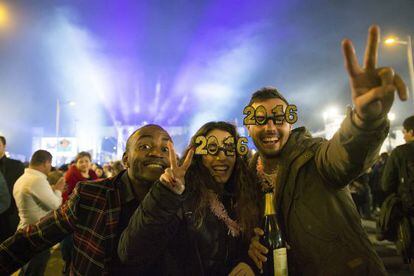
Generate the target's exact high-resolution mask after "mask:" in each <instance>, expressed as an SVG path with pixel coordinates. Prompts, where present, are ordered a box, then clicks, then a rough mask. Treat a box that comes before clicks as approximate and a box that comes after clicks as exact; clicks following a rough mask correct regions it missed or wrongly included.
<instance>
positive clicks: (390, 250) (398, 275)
mask: <svg viewBox="0 0 414 276" xmlns="http://www.w3.org/2000/svg"><path fill="white" fill-rule="evenodd" d="M362 225H363V226H364V228H365V230H366V231H367V233H368V236H369V238H370V240H371V242H372V243H373V244H374V247H375V250H376V251H377V252H378V254H379V255H380V257H381V259H382V260H383V261H384V264H385V267H386V268H387V271H388V272H389V274H390V275H392V276H394V275H395V276H408V275H414V273H410V270H409V267H408V265H405V264H404V263H403V261H402V258H401V257H400V256H398V254H397V250H396V248H395V246H394V244H392V243H391V242H388V241H377V239H376V238H375V221H373V220H363V221H362ZM62 268H63V261H62V257H61V254H60V249H59V248H58V247H57V246H56V247H55V248H53V249H52V256H51V258H50V260H49V263H48V266H47V270H46V273H45V276H58V275H62ZM17 275H18V274H17V273H15V274H13V276H17ZM361 276H363V275H361Z"/></svg>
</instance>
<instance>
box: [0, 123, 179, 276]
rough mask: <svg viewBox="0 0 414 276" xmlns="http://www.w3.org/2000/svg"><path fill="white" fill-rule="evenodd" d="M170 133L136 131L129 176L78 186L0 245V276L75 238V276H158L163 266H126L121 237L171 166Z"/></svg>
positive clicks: (126, 156) (130, 142) (127, 156)
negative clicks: (119, 252)
mask: <svg viewBox="0 0 414 276" xmlns="http://www.w3.org/2000/svg"><path fill="white" fill-rule="evenodd" d="M168 141H171V138H170V136H169V135H168V133H167V132H166V131H165V130H164V129H162V128H161V127H160V126H157V125H147V126H144V127H142V128H140V129H138V130H137V131H135V132H134V133H133V134H132V135H131V136H130V137H129V138H128V141H127V146H126V151H125V153H124V156H123V161H124V163H125V164H126V167H127V170H126V171H123V172H121V173H120V174H118V175H117V176H114V177H112V178H109V179H105V180H101V181H95V182H80V183H78V184H77V186H76V188H75V190H74V192H73V195H72V196H71V198H70V199H69V200H68V201H67V202H66V203H65V204H64V205H63V206H62V207H60V208H59V209H58V210H56V211H53V212H51V213H49V214H48V215H46V216H45V217H43V218H42V219H41V220H40V221H38V222H37V223H36V224H34V225H29V226H27V227H25V228H23V229H20V230H19V231H17V232H16V233H15V234H14V236H12V237H10V238H9V239H7V240H6V241H4V242H3V243H2V244H0V275H4V274H11V273H13V272H14V271H16V270H17V269H18V268H19V267H21V266H23V265H24V264H25V263H27V262H28V261H29V260H30V259H31V258H32V257H33V256H34V255H36V254H38V253H39V252H42V251H43V250H45V249H47V248H49V247H51V246H53V245H54V244H56V243H58V242H59V241H61V240H62V239H63V238H64V237H66V236H67V235H70V234H72V233H73V239H74V252H73V256H72V263H71V267H70V274H71V275H115V274H119V275H129V274H135V275H136V274H140V275H145V274H151V275H156V274H158V272H157V269H160V268H159V267H160V266H159V264H155V265H153V266H151V267H146V268H142V267H138V266H134V265H124V264H121V262H120V261H119V258H118V256H117V253H116V252H117V246H118V241H119V237H120V234H121V233H122V231H123V230H124V229H125V228H126V226H127V225H128V222H129V219H130V217H131V216H132V214H133V213H134V211H135V210H136V208H137V207H138V206H139V204H140V202H141V201H142V199H143V198H144V197H145V195H146V194H147V193H148V191H149V189H150V187H151V186H152V184H153V183H154V182H155V181H156V180H158V179H159V177H160V175H161V174H162V173H163V172H164V170H165V168H167V167H168V166H169V165H170V164H169V160H168V147H167V142H168Z"/></svg>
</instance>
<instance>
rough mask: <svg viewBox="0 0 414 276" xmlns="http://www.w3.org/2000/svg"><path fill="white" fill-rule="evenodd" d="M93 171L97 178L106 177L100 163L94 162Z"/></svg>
mask: <svg viewBox="0 0 414 276" xmlns="http://www.w3.org/2000/svg"><path fill="white" fill-rule="evenodd" d="M95 173H96V176H97V177H98V178H106V175H105V173H104V170H103V168H102V166H101V165H98V164H95Z"/></svg>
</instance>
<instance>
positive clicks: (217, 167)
mask: <svg viewBox="0 0 414 276" xmlns="http://www.w3.org/2000/svg"><path fill="white" fill-rule="evenodd" d="M212 168H213V170H214V172H215V173H217V174H226V173H227V171H228V170H229V168H230V167H229V166H227V165H215V166H212Z"/></svg>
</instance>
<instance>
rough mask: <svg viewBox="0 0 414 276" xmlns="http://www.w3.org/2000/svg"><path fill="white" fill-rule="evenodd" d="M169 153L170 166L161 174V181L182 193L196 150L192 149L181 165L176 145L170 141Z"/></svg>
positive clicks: (177, 192)
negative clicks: (175, 148)
mask: <svg viewBox="0 0 414 276" xmlns="http://www.w3.org/2000/svg"><path fill="white" fill-rule="evenodd" d="M167 146H168V155H169V159H170V167H169V168H167V169H165V171H164V173H163V174H162V175H161V176H160V181H161V182H162V183H163V184H164V185H165V186H166V187H167V188H169V189H170V190H171V191H173V192H174V193H176V194H178V195H181V194H182V193H183V192H184V190H185V180H184V177H185V174H186V172H187V170H188V168H189V167H190V164H191V160H192V159H193V155H194V150H193V149H191V150H190V151H189V152H188V153H187V156H186V157H185V160H184V163H183V164H182V165H181V166H178V164H177V157H176V155H175V150H174V146H173V144H172V143H171V142H168V144H167Z"/></svg>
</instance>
